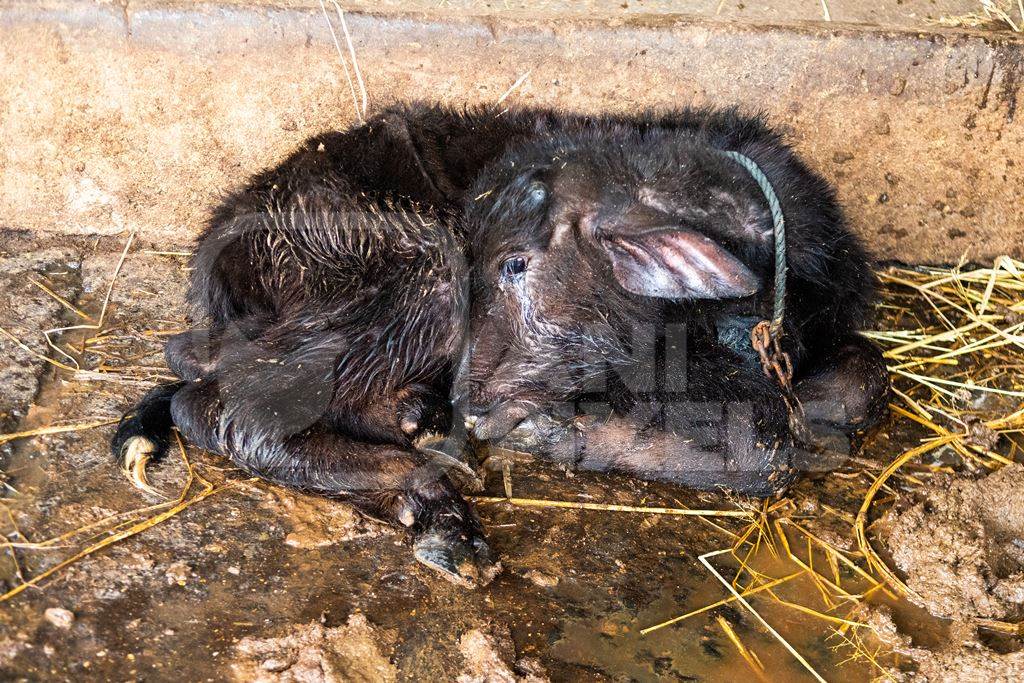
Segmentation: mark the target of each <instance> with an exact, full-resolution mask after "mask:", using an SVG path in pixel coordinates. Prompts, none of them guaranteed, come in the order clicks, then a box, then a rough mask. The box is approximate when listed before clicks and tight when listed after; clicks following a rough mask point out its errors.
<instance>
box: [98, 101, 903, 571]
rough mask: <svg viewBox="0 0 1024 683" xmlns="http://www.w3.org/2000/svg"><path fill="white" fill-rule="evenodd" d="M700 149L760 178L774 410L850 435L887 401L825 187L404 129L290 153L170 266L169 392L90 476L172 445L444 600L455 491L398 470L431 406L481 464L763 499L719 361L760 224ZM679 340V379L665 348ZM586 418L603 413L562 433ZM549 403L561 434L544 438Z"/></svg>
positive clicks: (624, 139)
mask: <svg viewBox="0 0 1024 683" xmlns="http://www.w3.org/2000/svg"><path fill="white" fill-rule="evenodd" d="M715 150H738V151H741V152H743V154H745V155H748V156H749V157H751V158H753V159H755V160H756V161H757V162H758V163H759V164H762V165H763V167H764V170H765V172H766V173H767V174H768V176H769V178H770V179H771V180H772V182H773V183H774V184H775V186H776V188H777V190H778V194H779V196H780V198H782V203H783V209H784V210H785V212H786V217H787V221H789V223H790V225H791V230H792V235H793V238H792V240H793V244H792V249H791V250H790V253H789V255H788V258H789V261H790V267H791V270H792V274H793V277H792V286H791V289H790V315H789V317H788V318H787V320H788V323H787V325H788V326H787V330H786V332H787V334H786V339H787V344H788V350H789V351H790V352H791V354H792V355H793V356H794V358H795V360H796V363H797V368H798V380H800V382H801V383H800V384H798V387H805V388H807V391H806V392H805V395H806V396H808V397H810V396H811V395H812V394H813V401H814V403H815V405H818V404H822V405H826V406H831V407H835V406H836V405H840V406H841V407H843V408H844V410H840V411H838V412H836V411H834V410H832V411H823V412H822V414H821V415H812V416H811V417H812V418H815V419H817V420H818V421H819V422H821V423H826V422H828V423H829V424H832V425H833V426H835V427H837V428H839V429H842V430H844V431H852V430H854V429H856V428H860V427H867V426H869V425H870V423H871V422H872V421H873V420H874V419H876V413H877V406H878V404H879V401H880V400H881V398H884V391H883V389H884V387H885V386H887V385H885V383H884V381H882V380H879V376H882V377H884V373H882V375H880V374H879V368H880V367H881V366H880V362H879V361H878V359H877V354H876V352H875V351H874V349H873V348H872V347H871V346H870V345H868V344H866V343H865V342H863V341H862V340H860V339H859V338H857V337H856V336H855V335H854V330H855V328H856V326H857V325H858V324H860V323H861V322H862V318H863V317H864V315H865V314H866V310H867V308H866V307H867V305H868V302H869V299H870V292H871V284H872V281H871V276H870V271H869V269H868V266H867V260H866V258H865V256H864V253H863V250H862V249H861V248H860V246H859V244H858V243H857V242H856V240H854V239H853V237H852V236H851V235H850V234H849V233H848V232H847V231H846V229H845V227H844V226H843V223H842V219H841V216H840V213H839V211H838V208H837V207H836V203H835V200H834V198H833V195H832V192H831V190H830V189H829V187H828V186H827V184H825V183H824V182H823V181H821V180H820V179H819V178H818V177H817V176H815V175H813V174H811V173H810V172H809V171H807V169H806V168H805V167H804V166H803V165H802V164H800V162H799V161H798V160H797V159H796V158H795V157H794V156H793V155H792V153H791V152H790V151H789V150H788V149H787V148H786V147H785V146H783V145H782V143H781V142H780V141H779V139H778V138H777V136H775V135H774V134H773V133H771V132H770V131H769V130H768V129H767V128H765V126H764V125H763V124H762V123H761V122H760V121H757V120H753V119H747V118H743V117H740V116H738V115H736V114H735V113H732V112H713V111H682V112H678V113H676V114H672V115H669V116H665V117H640V118H623V117H611V116H609V117H595V118H589V117H581V116H568V115H562V114H558V113H556V112H551V111H545V110H519V111H504V112H502V111H497V110H494V111H492V110H483V109H481V110H477V111H470V112H455V111H452V110H448V109H444V108H440V107H434V106H421V105H413V106H409V107H398V108H395V109H391V110H388V111H386V112H384V113H382V114H380V115H378V116H375V117H374V118H373V119H371V120H370V121H368V122H367V123H366V124H364V125H361V126H359V127H356V128H353V129H351V130H349V131H347V132H344V133H330V134H325V135H320V136H317V137H314V138H311V139H310V140H309V141H307V142H306V143H305V145H304V146H303V147H302V148H301V149H300V150H299V151H297V152H295V153H294V154H293V155H291V156H290V157H289V158H288V159H286V160H285V161H284V162H282V163H281V164H280V165H279V166H277V167H275V168H273V169H271V170H269V171H265V172H263V173H261V174H259V175H257V176H255V177H254V178H252V179H251V180H250V181H249V182H248V184H247V185H246V186H245V187H244V188H243V189H241V190H238V191H236V192H233V193H231V194H230V195H228V197H227V198H226V199H225V200H224V201H223V202H222V203H221V204H220V206H218V207H217V208H216V209H215V210H214V212H213V215H212V218H211V219H210V222H209V224H208V226H207V229H206V230H205V232H204V233H203V235H202V236H201V237H200V238H199V241H198V244H197V248H196V253H195V256H194V258H193V263H192V265H193V268H194V269H193V271H192V280H191V286H190V290H189V294H188V297H189V302H190V304H191V306H192V309H193V319H194V321H195V323H196V328H195V329H194V330H192V331H190V332H187V333H184V334H182V335H179V336H177V337H175V338H173V339H171V340H170V341H169V343H168V345H167V349H166V354H167V361H168V365H169V367H170V368H171V369H172V370H173V371H174V372H175V374H177V375H178V376H179V377H180V378H181V381H179V382H176V383H173V384H169V385H164V386H161V387H157V388H155V389H154V390H153V391H151V392H150V393H149V394H147V396H146V397H144V398H143V400H142V401H141V402H140V404H139V405H138V406H137V407H136V408H135V409H134V410H133V411H131V412H129V413H128V414H127V415H126V416H125V418H124V419H123V420H122V422H121V424H120V425H119V428H118V430H117V433H116V435H115V437H114V440H113V443H112V447H113V450H114V452H115V454H116V456H117V457H118V458H119V459H120V460H121V461H122V463H123V464H124V465H125V466H126V467H128V468H129V469H132V470H134V471H135V472H137V473H139V472H141V471H142V468H144V466H145V463H146V461H147V460H149V459H156V458H159V457H160V456H161V455H162V454H163V451H165V450H166V446H167V443H168V438H169V435H170V429H171V427H172V426H176V427H177V428H178V430H180V432H181V433H182V434H183V435H184V436H185V438H186V439H188V440H189V441H190V442H192V443H194V444H196V445H198V446H200V447H203V448H207V449H209V450H212V451H216V452H218V453H222V454H224V455H226V456H227V457H229V458H230V459H231V460H232V461H233V462H235V463H236V464H237V465H239V466H240V467H242V468H243V469H245V470H247V471H249V472H252V473H254V474H256V475H259V476H261V477H264V478H267V479H269V480H271V481H275V482H278V483H281V484H285V485H288V486H292V487H295V488H297V489H301V490H304V491H309V492H312V493H317V494H320V495H325V496H330V497H335V498H338V499H342V500H345V501H348V502H350V503H351V504H353V505H354V506H356V507H357V508H358V509H359V510H360V511H362V512H363V513H365V514H367V515H370V516H373V517H376V518H379V519H383V520H386V521H389V522H392V523H394V524H396V525H401V526H404V527H407V528H409V529H410V530H411V532H412V535H413V538H414V550H415V555H416V557H417V559H419V560H420V561H421V562H423V563H425V564H427V565H429V566H431V567H433V568H434V569H437V570H439V571H440V572H442V574H444V575H445V576H446V577H447V578H449V579H451V580H454V581H456V582H459V583H463V584H467V585H469V584H474V583H486V582H487V581H489V580H490V578H491V577H492V576H493V575H494V574H495V573H496V571H497V565H496V563H495V560H494V558H493V557H492V555H491V552H490V550H489V549H488V546H487V543H486V542H485V540H484V537H483V533H482V529H481V527H480V524H479V522H478V520H477V518H476V516H475V515H474V513H473V512H472V510H471V509H470V508H469V506H468V505H467V504H466V502H465V501H464V499H463V498H462V496H461V494H460V491H459V488H458V486H457V484H456V481H457V477H458V476H459V474H460V471H459V468H458V467H457V466H456V465H453V464H452V461H451V459H450V458H446V457H443V456H442V455H439V454H436V453H434V452H432V451H430V450H429V449H424V448H418V447H417V444H419V443H420V442H421V439H422V437H423V436H424V435H426V434H429V433H434V432H439V433H444V432H446V431H448V430H449V429H450V427H451V424H452V419H453V416H452V411H451V401H450V398H449V396H450V390H451V388H452V386H453V384H455V385H456V387H457V389H458V392H457V393H458V396H457V397H456V398H457V399H458V400H457V403H458V405H459V406H460V407H462V408H463V409H464V410H465V412H466V413H467V414H469V415H470V416H471V418H475V425H474V432H475V435H476V436H477V437H478V438H481V439H498V438H501V437H504V436H505V435H507V434H508V433H509V432H510V431H512V430H513V429H514V428H515V427H517V425H518V424H519V423H521V422H523V421H524V420H526V422H523V424H522V425H521V426H520V430H519V431H520V432H522V431H524V429H525V427H526V426H528V425H532V426H533V427H534V430H535V431H536V432H538V433H540V434H541V435H542V436H543V439H541V441H542V442H543V443H542V444H541V446H542V448H543V450H545V451H547V452H548V453H550V454H552V455H553V456H555V457H558V458H560V459H563V460H567V461H571V462H573V463H575V464H577V465H578V466H580V467H586V468H590V469H598V470H624V471H627V472H631V473H634V474H637V475H639V476H644V477H649V478H657V479H668V480H670V481H675V482H679V483H683V484H687V485H691V486H699V487H702V488H719V487H723V488H733V489H736V490H738V491H740V492H748V493H754V494H758V495H767V494H769V493H772V492H774V491H777V490H779V489H781V488H782V487H783V486H785V484H786V483H787V482H788V481H789V480H790V479H791V472H789V471H787V469H786V465H787V463H788V462H789V460H788V458H789V451H788V450H787V449H788V448H789V444H790V442H791V439H790V435H789V434H788V432H787V429H786V426H785V425H786V422H785V411H784V406H783V405H782V402H781V399H780V397H779V391H778V388H777V387H776V386H775V385H774V384H773V383H772V382H771V381H769V380H768V378H766V377H764V375H763V374H761V371H760V369H759V368H758V367H757V366H756V364H755V363H751V361H750V358H749V353H748V352H747V351H745V350H744V348H743V345H742V344H738V345H737V344H731V345H730V344H729V343H726V342H724V341H723V340H725V339H726V338H727V337H728V334H727V333H728V332H729V330H730V329H732V328H738V329H740V331H741V336H742V332H743V330H744V329H745V328H744V325H746V324H747V323H746V322H745V321H747V320H748V319H750V318H751V317H756V316H762V315H764V311H763V308H764V300H765V297H766V296H767V290H768V288H767V287H766V283H767V282H769V280H770V269H769V267H768V263H770V259H771V253H772V242H771V239H770V236H766V230H768V231H769V234H770V226H771V223H770V217H769V216H768V213H767V209H766V208H765V206H764V198H763V196H762V195H760V194H759V193H758V192H759V191H758V190H757V187H756V184H753V183H752V179H751V177H750V175H749V173H748V172H747V171H745V170H744V169H743V168H741V167H739V166H736V165H735V164H734V163H732V162H727V161H726V160H722V159H721V158H720V157H718V156H716V154H717V152H715ZM677 329H682V330H685V334H684V338H681V343H683V344H685V345H686V354H685V362H684V363H683V365H684V366H685V377H683V376H682V375H680V374H679V373H678V372H677V371H676V370H678V368H676V370H673V369H672V367H675V365H673V362H672V360H671V359H672V353H673V352H676V351H678V349H677V348H676V347H675V346H674V345H671V344H666V340H667V339H672V338H673V336H672V335H673V334H675V333H674V332H673V331H674V330H677ZM648 333H649V334H650V335H653V336H652V337H651V338H653V339H655V340H657V341H656V342H655V343H653V345H645V344H644V343H641V342H640V341H638V339H640V338H641V337H644V335H647V334H648ZM467 337H468V339H467ZM645 350H649V351H650V353H646V352H645ZM676 365H678V364H676ZM670 366H672V367H670ZM670 399H671V400H670ZM587 401H591V402H593V401H600V402H604V403H606V404H607V406H608V407H609V408H610V410H611V411H612V413H613V415H612V416H611V417H610V418H608V419H604V420H602V421H599V422H598V421H595V420H593V419H590V420H588V419H587V418H588V414H587V411H586V410H584V409H583V408H582V406H584V404H586V403H587ZM567 406H570V407H571V409H570V410H569V412H570V413H572V415H573V416H574V417H575V418H576V419H575V420H574V421H573V423H572V424H573V428H572V429H569V430H566V429H563V428H561V427H560V423H558V422H557V421H554V420H551V419H546V418H545V417H544V416H545V415H546V414H548V413H559V412H560V411H565V410H566V407H567ZM737 406H740V407H737ZM679 411H682V412H683V413H684V415H683V417H684V418H685V420H684V421H688V422H687V424H690V423H696V422H701V421H705V422H706V421H707V419H712V418H715V417H716V416H718V417H720V416H722V415H725V414H728V417H727V419H726V420H725V422H726V423H727V424H735V425H737V426H736V427H735V430H734V431H728V430H727V431H728V434H733V433H735V434H736V436H735V438H732V437H728V438H726V439H725V446H726V451H728V453H727V455H725V456H722V455H720V454H719V453H718V452H717V451H714V450H713V449H712V450H711V451H708V452H703V451H702V452H698V450H697V449H695V448H694V447H693V439H692V438H690V437H691V436H692V435H691V434H689V433H687V432H686V430H682V429H677V428H676V425H678V424H681V423H680V422H677V421H675V420H666V418H665V416H666V415H669V414H672V413H674V412H679ZM462 419H463V418H462V417H461V416H460V417H459V418H458V420H459V422H460V423H461V422H462ZM471 421H472V419H471ZM580 425H586V427H585V428H583V429H580V428H579V426H580ZM140 478H141V477H140V476H139V475H138V474H137V476H136V479H140Z"/></svg>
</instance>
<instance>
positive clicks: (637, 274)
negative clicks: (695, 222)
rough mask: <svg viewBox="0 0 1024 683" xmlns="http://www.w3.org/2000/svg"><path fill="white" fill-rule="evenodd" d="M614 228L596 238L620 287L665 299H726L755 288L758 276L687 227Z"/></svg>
mask: <svg viewBox="0 0 1024 683" xmlns="http://www.w3.org/2000/svg"><path fill="white" fill-rule="evenodd" d="M631 227H632V229H630V228H626V227H625V226H623V229H616V228H614V227H613V228H612V229H610V230H606V231H602V234H601V235H600V236H599V237H598V240H599V242H600V243H601V246H602V247H603V249H604V251H605V253H606V254H607V255H608V258H609V259H610V261H611V265H612V272H613V274H614V275H615V279H616V280H617V281H618V282H619V284H620V285H622V287H623V288H624V289H626V290H627V291H629V292H632V293H633V294H640V295H642V296H652V297H660V298H664V299H725V298H733V297H743V296H749V295H751V294H753V293H755V292H756V291H757V290H758V286H759V284H760V281H759V280H758V278H757V276H756V275H754V273H753V272H751V270H750V269H749V268H747V266H745V265H744V264H743V262H742V261H740V260H739V259H738V258H736V257H735V256H733V255H732V254H730V253H729V251H728V250H727V249H726V248H725V247H723V246H722V245H720V244H718V243H717V242H715V241H714V240H712V239H711V238H709V237H706V236H705V235H702V234H701V233H699V232H696V231H693V230H688V229H685V228H680V227H674V226H667V227H647V228H640V229H636V226H631Z"/></svg>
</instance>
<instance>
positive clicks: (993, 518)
mask: <svg viewBox="0 0 1024 683" xmlns="http://www.w3.org/2000/svg"><path fill="white" fill-rule="evenodd" d="M918 497H919V498H920V500H919V502H916V503H914V504H912V505H910V506H909V507H906V509H902V510H901V509H900V508H899V507H895V508H892V509H891V510H890V512H889V516H888V518H887V519H886V520H883V524H882V525H883V526H887V527H888V534H887V537H888V538H887V539H886V545H887V547H888V549H889V552H890V554H891V555H892V558H893V559H894V560H895V564H896V566H897V567H898V568H899V569H900V571H902V572H903V574H904V575H905V577H906V582H907V585H908V586H909V587H910V588H911V589H912V590H913V591H914V592H915V593H916V594H917V597H916V598H915V599H916V601H917V602H918V604H920V606H921V607H924V608H925V609H927V610H928V611H929V612H930V613H932V614H934V615H935V616H939V617H945V618H948V619H953V620H955V621H965V620H969V619H972V618H974V617H985V618H989V619H1005V620H1010V621H1016V620H1019V619H1020V617H1021V614H1022V610H1024V571H1022V570H1024V466H1021V465H1010V466H1008V467H1005V468H1003V469H1001V470H999V471H997V472H995V473H993V474H990V475H988V476H986V477H983V478H981V479H965V478H952V477H948V476H944V477H939V478H937V479H934V480H932V481H930V482H929V483H928V485H927V487H925V488H924V489H923V490H921V491H919V492H918Z"/></svg>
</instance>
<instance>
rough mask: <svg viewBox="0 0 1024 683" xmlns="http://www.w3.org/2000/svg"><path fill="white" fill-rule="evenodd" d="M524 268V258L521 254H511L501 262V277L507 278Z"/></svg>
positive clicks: (517, 273) (519, 272) (521, 271)
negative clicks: (510, 256) (511, 255)
mask: <svg viewBox="0 0 1024 683" xmlns="http://www.w3.org/2000/svg"><path fill="white" fill-rule="evenodd" d="M525 270H526V259H524V258H523V257H522V256H513V257H512V258H508V259H505V260H504V261H502V262H501V277H502V279H503V280H509V279H511V278H514V277H515V276H516V275H519V274H521V273H523V272H524V271H525Z"/></svg>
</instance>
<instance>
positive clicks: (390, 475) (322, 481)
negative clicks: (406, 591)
mask: <svg viewBox="0 0 1024 683" xmlns="http://www.w3.org/2000/svg"><path fill="white" fill-rule="evenodd" d="M232 393H233V392H228V393H226V394H225V393H223V392H222V391H221V390H220V387H219V386H218V381H217V380H216V379H213V378H207V379H202V380H200V381H198V382H194V383H192V384H189V385H188V386H186V387H185V388H183V389H182V390H181V391H179V392H178V393H177V394H176V395H175V396H174V399H173V401H172V405H171V411H172V414H173V416H174V422H175V424H176V425H177V426H178V429H180V430H181V431H182V433H183V434H184V435H185V436H186V437H187V438H188V440H189V441H191V442H192V443H194V444H196V445H198V446H200V447H203V448H206V449H208V450H213V451H217V452H220V453H222V454H224V455H226V456H227V457H229V458H230V459H231V460H232V461H233V462H234V463H235V464H237V465H238V466H239V467H241V468H242V469H244V470H246V471H247V472H251V473H252V474H255V475H257V476H260V477H263V478H265V479H268V480H270V481H273V482H276V483H279V484H283V485H286V486H290V487H293V488H296V489H300V490H302V491H307V492H310V493H315V494H319V495H322V496H327V497H331V498H338V499H341V500H345V501H347V502H349V503H351V504H352V505H354V506H355V507H356V508H357V509H358V510H360V511H361V512H363V513H364V514H367V515H369V516H372V517H375V518H378V519H382V520H385V521H387V522H391V523H394V524H396V525H401V526H404V527H407V528H409V529H410V530H411V532H412V533H413V536H414V552H415V556H416V559H417V560H419V561H420V562H422V563H423V564H425V565H427V566H429V567H431V568H432V569H435V570H437V571H439V572H440V573H441V574H442V575H444V576H445V578H447V579H449V580H451V581H453V582H455V583H458V584H461V585H467V586H471V585H483V584H486V583H488V582H489V581H490V580H491V579H492V578H493V577H494V575H495V574H497V572H498V570H499V565H498V564H497V563H495V562H494V560H493V559H492V555H491V552H490V549H489V547H488V545H487V542H486V541H485V539H484V536H483V530H482V527H481V525H480V522H479V520H478V519H477V518H476V515H475V514H474V513H473V511H472V510H471V509H470V507H469V505H468V504H467V503H466V501H465V500H464V499H463V498H462V496H461V494H460V493H459V490H458V488H457V487H456V486H455V485H454V484H453V482H452V480H451V478H449V476H448V474H447V473H446V471H445V468H444V466H443V465H440V464H438V463H436V462H435V461H434V460H433V459H432V458H431V457H430V456H429V455H427V454H425V453H422V452H419V451H416V450H415V449H412V448H406V447H402V446H399V445H391V444H370V443H363V442H360V441H357V440H354V439H352V438H350V437H348V436H346V435H345V434H344V433H343V432H342V431H339V429H338V425H337V424H336V423H335V422H334V421H333V420H332V419H331V417H330V416H329V415H328V416H325V417H321V418H319V419H317V420H315V421H313V422H312V424H308V425H306V424H303V421H302V420H298V421H297V422H296V421H295V420H294V418H295V416H294V415H292V416H291V417H288V416H286V418H285V419H284V420H282V419H281V416H280V415H278V413H277V411H270V410H267V409H266V407H263V408H261V407H260V405H259V402H252V401H234V400H232V399H231V394H232Z"/></svg>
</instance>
